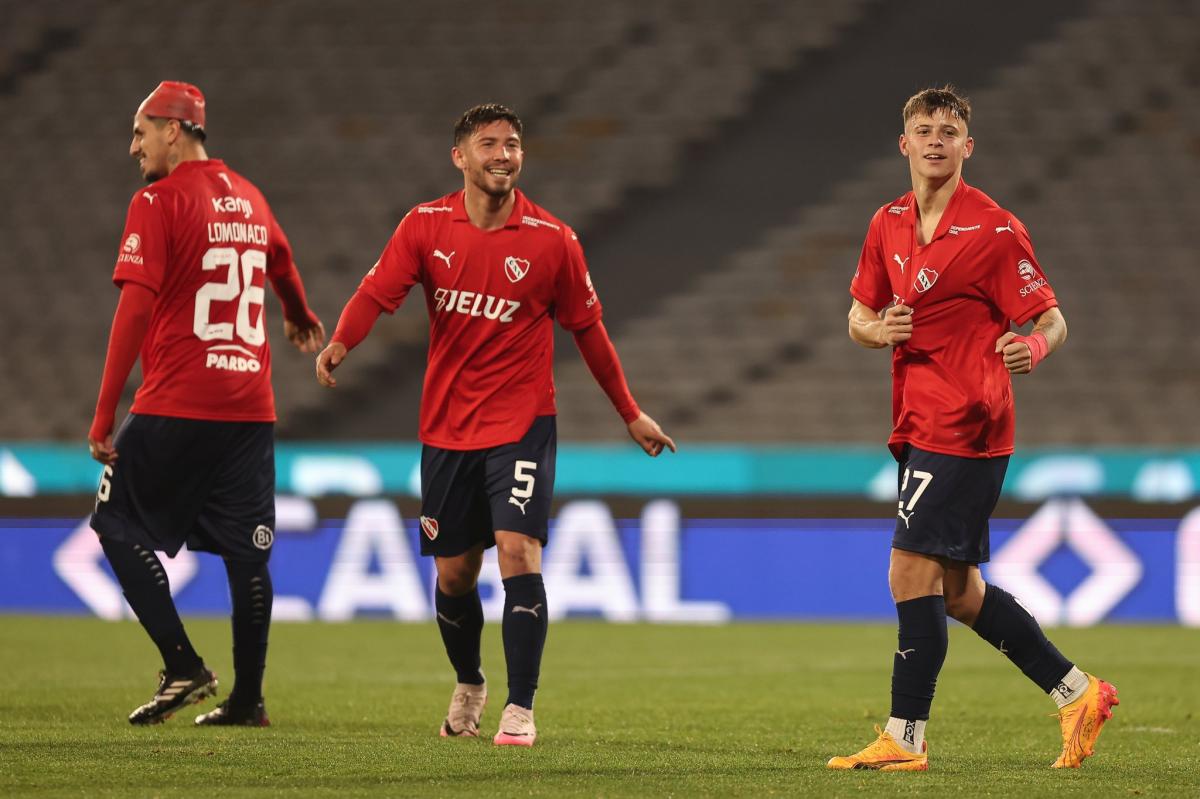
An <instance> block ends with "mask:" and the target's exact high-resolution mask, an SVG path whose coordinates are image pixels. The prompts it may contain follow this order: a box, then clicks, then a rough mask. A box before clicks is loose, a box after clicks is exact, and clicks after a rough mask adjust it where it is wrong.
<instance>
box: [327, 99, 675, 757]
mask: <svg viewBox="0 0 1200 799" xmlns="http://www.w3.org/2000/svg"><path fill="white" fill-rule="evenodd" d="M521 133H522V125H521V120H520V119H518V118H517V115H516V114H515V113H513V112H512V111H511V110H510V109H508V108H506V107H504V106H502V105H480V106H475V107H474V108H471V109H470V110H468V111H467V112H466V113H464V114H463V115H462V117H461V118H460V119H459V121H458V124H457V125H456V126H455V128H454V147H453V148H452V149H451V151H450V154H451V159H452V161H453V163H454V166H455V167H456V168H457V169H459V170H460V171H461V172H462V175H463V189H462V190H461V191H456V192H454V193H453V194H448V195H446V196H445V197H442V198H441V199H438V200H434V201H432V202H428V203H423V204H421V205H418V206H417V207H416V208H413V209H412V210H411V211H409V213H408V214H407V215H406V216H405V217H404V219H403V220H402V221H401V222H400V225H399V227H397V228H396V232H395V233H394V234H393V236H392V238H391V241H389V242H388V244H387V247H386V248H385V249H384V251H383V255H381V256H380V258H379V261H378V262H377V263H376V264H375V266H374V267H372V268H371V271H370V272H368V273H367V276H366V277H365V278H363V280H362V283H361V284H360V285H359V287H358V291H357V292H356V293H355V294H354V296H353V297H351V298H350V301H349V302H348V303H347V304H346V308H345V310H343V311H342V316H341V319H340V320H339V321H338V327H337V330H336V332H335V333H334V334H333V337H332V339H331V340H330V344H329V346H328V347H326V348H325V350H324V351H323V352H321V354H320V356H319V357H318V358H317V378H318V380H320V382H321V383H322V384H323V385H325V386H330V387H332V386H334V385H336V380H335V379H334V377H333V375H332V372H333V370H334V369H335V368H337V367H338V366H339V365H340V364H341V363H342V361H343V360H344V359H345V358H346V355H347V353H348V352H349V351H350V350H352V349H353V348H354V347H355V346H356V345H357V344H358V343H359V342H361V341H362V340H363V339H364V338H365V337H366V335H367V334H368V333H369V332H370V330H371V327H372V325H374V323H375V320H376V318H378V316H379V314H380V313H381V312H383V311H387V312H388V313H392V312H394V311H395V310H396V309H397V308H398V307H399V306H400V304H401V302H403V301H404V298H405V297H406V296H407V294H408V292H409V290H410V289H412V287H413V286H415V285H416V284H418V283H419V284H421V285H422V286H423V287H424V290H425V306H426V309H427V311H428V313H429V321H430V341H429V364H428V369H427V371H426V373H425V386H424V391H423V393H422V397H421V423H420V438H421V441H422V442H423V443H424V449H423V451H422V455H421V531H422V534H423V535H422V538H421V554H423V555H432V556H433V557H434V558H435V562H436V565H437V590H436V591H435V604H436V610H437V619H438V627H439V629H440V630H441V634H442V641H443V643H444V644H445V646H446V654H447V655H448V656H449V658H450V663H451V665H452V666H453V667H454V670H455V672H456V674H457V680H458V684H457V686H456V687H455V689H454V693H453V695H452V697H451V700H450V710H449V712H448V714H447V716H446V720H445V721H444V722H443V723H442V727H441V734H442V735H443V736H467V737H477V736H478V735H479V721H480V717H481V715H482V713H483V707H484V703H485V702H486V699H487V687H486V685H485V683H484V678H483V673H482V672H481V671H480V657H479V646H480V635H481V632H482V630H483V606H482V604H481V602H480V598H479V590H478V586H477V582H478V579H479V571H480V568H481V566H482V563H483V551H484V549H486V548H488V547H491V546H495V547H496V549H497V554H498V560H499V562H500V575H501V577H502V578H503V580H504V621H503V626H502V634H503V638H504V656H505V660H506V662H507V666H508V698H507V699H506V700H505V707H504V712H503V714H502V717H501V719H500V729H499V731H498V732H497V733H496V735H495V737H494V738H493V741H494V743H496V744H498V745H510V744H511V745H521V746H532V745H533V742H534V739H535V738H536V736H537V730H536V728H535V726H534V722H533V695H534V691H535V690H536V688H537V682H538V674H539V671H540V669H541V658H542V649H543V646H544V644H545V641H546V629H547V621H548V617H547V609H546V589H545V586H544V585H543V583H542V575H541V565H542V546H543V545H544V544H545V543H546V539H547V522H548V517H549V513H550V499H551V494H552V492H553V488H554V462H555V447H556V433H555V404H554V380H553V376H552V372H551V367H552V360H553V346H554V340H553V320H555V319H557V320H558V323H559V324H560V325H562V326H563V327H564V328H565V329H567V330H570V331H571V332H572V333H573V334H574V337H575V343H576V344H577V345H578V347H579V350H580V352H581V353H582V354H583V357H584V360H585V361H586V362H587V365H588V368H589V369H590V370H591V372H592V374H593V375H594V376H595V378H596V381H597V382H598V383H599V384H600V386H601V387H602V388H603V389H604V391H605V393H606V394H607V395H608V397H609V399H610V400H611V401H612V403H613V406H614V407H615V408H616V409H617V412H618V413H619V414H620V415H621V418H622V419H623V420H624V421H625V423H626V425H627V426H628V429H629V435H630V436H631V437H632V438H633V440H634V441H636V442H637V444H638V445H639V446H640V447H642V449H643V450H645V451H646V453H647V454H648V455H651V456H657V455H658V454H659V453H661V452H662V451H663V448H664V447H669V448H670V449H671V450H672V451H674V450H675V443H674V442H673V441H672V440H671V439H670V437H669V436H667V435H666V434H665V433H663V431H662V430H661V429H660V428H659V426H658V425H657V424H656V423H655V422H654V420H653V419H651V418H650V417H649V416H647V415H646V414H644V413H642V412H641V411H640V410H639V409H638V406H637V403H635V402H634V400H633V397H632V396H631V395H630V393H629V388H628V387H627V385H626V382H625V375H624V372H623V371H622V369H621V363H620V361H619V360H618V359H617V353H616V351H615V350H614V349H613V346H612V343H611V342H610V341H609V338H608V333H607V332H606V331H605V329H604V323H603V322H602V321H601V320H600V317H601V313H600V299H599V297H597V295H596V292H595V290H594V289H593V287H592V280H591V277H590V275H589V274H588V270H587V264H586V262H585V261H584V258H583V250H582V248H581V247H580V245H579V241H578V240H577V239H576V237H575V233H574V232H573V231H572V230H571V229H570V228H569V227H567V225H566V224H565V223H563V222H561V221H559V220H558V219H556V218H555V217H553V216H551V215H550V214H549V213H547V212H546V211H544V210H543V209H542V208H540V207H538V206H537V205H534V204H533V203H532V202H530V201H529V199H528V198H527V197H526V196H525V195H524V194H523V193H522V192H521V191H520V190H518V189H517V188H516V186H517V179H518V177H519V176H520V174H521V165H522V163H523V161H524V155H525V154H524V150H523V149H522V146H521Z"/></svg>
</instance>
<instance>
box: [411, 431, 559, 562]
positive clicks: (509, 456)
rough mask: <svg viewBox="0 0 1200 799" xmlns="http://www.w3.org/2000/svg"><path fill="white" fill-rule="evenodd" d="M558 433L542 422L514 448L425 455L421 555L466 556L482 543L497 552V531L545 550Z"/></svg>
mask: <svg viewBox="0 0 1200 799" xmlns="http://www.w3.org/2000/svg"><path fill="white" fill-rule="evenodd" d="M557 430H558V427H557V424H556V419H555V417H553V416H539V417H537V418H536V419H534V421H533V425H532V426H530V428H529V430H528V432H526V433H525V435H524V436H523V437H522V438H521V440H520V441H517V442H516V443H513V444H501V445H500V446H498V447H491V448H489V449H472V450H454V449H441V448H439V447H431V446H429V445H426V446H425V447H423V448H422V450H421V533H422V536H421V554H422V555H433V556H435V557H439V558H450V557H454V556H455V555H461V554H462V553H464V552H466V551H467V550H469V549H471V548H473V547H475V546H476V545H478V544H481V543H482V544H483V546H484V548H485V549H486V548H488V547H492V546H495V544H496V531H497V530H511V531H512V532H516V533H524V534H525V535H527V536H529V537H531V538H536V539H537V540H539V541H541V542H542V544H543V545H544V544H545V543H546V538H547V535H548V532H549V522H550V498H551V496H552V495H553V493H554V459H555V454H556V451H557V448H558V432H557Z"/></svg>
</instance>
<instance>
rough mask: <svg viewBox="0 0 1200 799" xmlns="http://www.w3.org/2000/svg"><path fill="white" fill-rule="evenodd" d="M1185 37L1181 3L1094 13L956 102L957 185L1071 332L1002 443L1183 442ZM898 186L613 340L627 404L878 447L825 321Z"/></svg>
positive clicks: (722, 432)
mask: <svg viewBox="0 0 1200 799" xmlns="http://www.w3.org/2000/svg"><path fill="white" fill-rule="evenodd" d="M1198 31H1200V6H1198V4H1196V3H1177V2H1171V1H1170V0H1160V1H1159V2H1151V3H1146V4H1139V5H1138V6H1136V7H1132V6H1130V5H1128V4H1125V3H1120V2H1105V3H1100V4H1097V5H1096V8H1095V12H1094V13H1093V14H1092V15H1090V16H1087V17H1084V18H1081V19H1079V20H1077V21H1075V22H1073V23H1071V24H1070V25H1068V26H1067V27H1066V28H1065V29H1064V30H1063V31H1062V33H1061V35H1060V36H1059V37H1057V38H1055V39H1053V40H1051V41H1048V42H1046V43H1044V44H1043V45H1040V46H1037V47H1035V48H1034V51H1033V52H1032V54H1031V57H1030V58H1029V59H1028V60H1027V61H1025V62H1024V63H1021V64H1019V65H1016V66H1013V67H1011V68H1009V69H1006V70H1004V71H1003V73H1002V74H1001V75H999V76H998V78H997V80H996V85H995V86H994V87H993V88H990V89H988V90H987V91H983V92H979V93H978V94H977V95H976V96H975V97H974V98H973V99H974V103H975V107H976V109H977V113H976V118H975V119H974V120H973V121H972V125H971V132H972V135H973V136H974V137H975V139H976V141H977V150H976V156H975V158H974V159H972V160H971V162H969V164H968V166H967V169H966V171H965V173H964V174H965V176H966V178H967V180H968V182H970V183H972V184H974V185H976V186H979V187H982V188H984V189H985V190H986V191H987V192H988V193H990V194H991V195H992V196H993V197H994V198H995V199H996V200H997V201H998V202H1000V203H1001V204H1002V205H1005V206H1006V207H1008V208H1010V209H1012V210H1013V211H1014V212H1015V213H1017V214H1018V216H1019V217H1020V218H1021V219H1022V220H1023V221H1024V222H1025V224H1026V225H1027V227H1028V228H1029V229H1030V231H1031V234H1032V235H1033V238H1034V243H1035V246H1036V247H1037V252H1038V256H1039V260H1040V262H1041V263H1042V265H1043V266H1044V268H1045V269H1046V270H1047V272H1048V274H1049V276H1050V278H1051V281H1052V283H1053V285H1054V286H1055V289H1056V291H1057V294H1058V296H1059V298H1060V301H1061V303H1062V306H1063V308H1064V313H1065V315H1066V317H1067V319H1068V322H1069V329H1070V341H1069V343H1068V345H1067V348H1066V349H1065V350H1064V351H1063V352H1062V354H1061V355H1060V356H1059V357H1055V358H1052V359H1050V360H1049V361H1047V362H1046V363H1045V364H1043V365H1042V366H1041V367H1039V370H1038V373H1037V375H1036V376H1035V377H1033V378H1031V379H1018V380H1016V386H1017V393H1018V398H1019V399H1018V440H1019V441H1026V442H1037V443H1039V444H1058V443H1061V444H1090V443H1114V444H1159V445H1170V444H1177V443H1180V442H1181V441H1183V440H1195V436H1196V432H1195V430H1196V428H1195V425H1194V423H1191V422H1190V417H1191V413H1190V412H1189V411H1188V410H1187V409H1188V408H1189V407H1191V406H1192V405H1194V397H1195V369H1194V364H1195V363H1197V362H1200V345H1198V344H1197V343H1196V341H1195V340H1194V338H1193V337H1190V336H1181V335H1180V330H1181V329H1182V327H1181V325H1182V320H1184V319H1185V318H1187V313H1186V311H1185V309H1184V306H1185V304H1186V303H1188V302H1190V300H1191V297H1192V296H1193V294H1194V289H1193V290H1188V289H1187V288H1185V287H1187V286H1192V287H1194V286H1196V285H1197V284H1196V276H1195V271H1194V263H1195V250H1194V246H1193V245H1192V244H1190V242H1194V237H1195V233H1194V227H1195V221H1194V220H1195V219H1196V216H1197V209H1200V194H1197V190H1196V187H1197V186H1198V185H1200V183H1198V182H1197V179H1198V178H1200V134H1198V133H1197V132H1198V131H1200V125H1197V110H1196V109H1198V108H1200V55H1198V54H1200V47H1198V45H1200V37H1198V34H1197V32H1198ZM1114 52H1119V53H1120V54H1121V58H1120V60H1119V63H1118V62H1114V61H1113V60H1112V59H1111V58H1107V57H1105V54H1108V53H1114ZM1149 76H1152V77H1149ZM906 188H907V176H906V175H905V167H904V164H903V162H902V161H900V160H899V159H898V158H893V157H885V158H880V159H879V160H877V161H875V162H872V163H869V164H866V165H865V167H864V168H863V170H862V172H861V173H860V175H858V176H856V177H854V178H852V179H849V180H847V181H844V182H843V183H842V184H841V185H840V186H839V187H838V188H837V190H836V191H835V193H834V196H833V197H831V198H826V199H824V200H823V201H822V202H821V204H820V206H819V207H815V208H804V209H802V210H800V211H799V212H798V213H797V214H796V216H795V218H794V219H793V220H792V221H791V222H789V223H788V224H787V225H785V226H782V227H780V228H776V229H773V230H769V231H767V232H765V233H764V235H763V236H762V237H761V239H760V240H759V241H758V242H757V243H756V244H755V245H754V247H753V248H751V249H748V250H745V251H743V252H741V253H739V254H738V255H737V256H736V257H734V258H732V259H731V260H730V261H729V263H727V264H726V265H725V268H724V269H723V270H721V271H720V272H716V273H712V274H710V275H708V276H706V277H705V278H704V279H702V280H700V281H698V282H697V283H696V284H695V285H694V286H693V287H692V289H691V290H689V291H687V292H685V293H681V294H678V295H676V296H673V297H671V298H670V299H669V301H668V302H667V303H666V304H665V306H664V307H665V313H661V314H659V315H657V316H655V317H654V318H646V319H640V320H637V321H636V322H635V323H633V324H631V325H629V326H628V327H627V328H626V329H625V330H624V331H623V332H622V334H621V335H620V336H619V339H618V341H617V342H616V344H617V349H618V351H619V352H620V353H621V355H622V358H623V360H624V363H625V365H626V370H627V372H628V374H629V377H630V381H631V383H632V384H633V385H635V386H636V387H637V390H638V395H639V398H641V399H642V401H643V403H644V404H645V405H646V406H647V407H648V408H650V409H662V410H660V411H658V412H657V413H658V416H659V418H660V420H661V421H662V422H663V423H664V425H669V426H670V429H671V431H672V432H673V433H674V434H675V435H676V436H677V437H678V438H680V439H681V440H716V441H747V440H749V441H758V442H786V441H813V442H818V441H824V442H838V441H845V440H848V439H849V440H862V441H878V440H880V439H881V438H882V437H883V436H885V435H886V433H887V430H888V419H889V415H890V398H889V391H890V379H889V377H888V368H887V365H886V359H885V357H882V356H881V355H880V354H877V353H868V352H864V351H859V349H858V348H857V347H856V346H855V345H854V344H853V343H852V342H850V340H849V338H848V337H847V335H846V323H845V321H844V319H845V313H846V311H847V310H848V308H849V305H850V299H849V296H848V294H847V286H848V284H849V280H850V276H851V274H852V273H853V268H854V264H855V263H856V261H857V257H858V252H859V248H860V247H861V244H862V236H863V234H864V232H865V230H866V223H867V221H868V219H869V216H870V214H871V213H872V212H873V211H874V209H875V208H877V207H878V206H879V205H881V204H882V203H883V202H885V201H887V200H888V199H890V198H891V197H895V196H898V195H899V194H901V193H903V192H904V191H905V190H906ZM705 308H708V309H722V312H723V315H724V316H725V322H724V323H723V324H722V325H720V326H715V325H713V324H711V322H710V321H708V320H711V319H713V318H716V317H717V314H715V313H705V312H704V309H705ZM797 308H804V313H803V314H798V313H797V311H796V309H797ZM558 387H559V394H560V397H561V398H562V401H561V402H560V412H559V413H560V427H561V428H562V429H567V430H570V431H571V432H572V435H573V436H577V437H590V436H595V437H608V436H609V435H611V430H605V429H603V428H602V427H601V426H598V425H595V424H588V422H587V420H589V419H592V420H594V419H596V418H603V416H602V415H603V414H606V413H611V411H610V410H609V409H608V408H607V400H606V399H605V398H604V397H603V395H601V394H600V393H599V392H597V391H596V390H595V387H594V386H593V385H592V384H591V380H590V377H589V376H588V375H587V373H586V369H585V368H584V367H583V366H582V365H580V364H576V363H566V364H564V367H563V368H560V370H559V375H558Z"/></svg>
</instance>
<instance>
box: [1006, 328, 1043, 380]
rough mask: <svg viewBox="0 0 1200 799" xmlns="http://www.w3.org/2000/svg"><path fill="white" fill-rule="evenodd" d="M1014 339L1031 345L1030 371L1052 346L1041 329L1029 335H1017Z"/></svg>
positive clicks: (1028, 345)
mask: <svg viewBox="0 0 1200 799" xmlns="http://www.w3.org/2000/svg"><path fill="white" fill-rule="evenodd" d="M1013 341H1022V342H1024V343H1025V346H1027V347H1029V371H1031V372H1032V371H1033V368H1034V367H1035V366H1037V365H1038V363H1039V362H1040V361H1041V360H1042V358H1045V357H1046V351H1047V350H1048V349H1049V348H1050V346H1049V345H1048V344H1047V343H1046V337H1045V336H1044V335H1042V333H1041V331H1038V330H1035V331H1033V332H1032V333H1030V334H1029V335H1028V336H1016V337H1015V338H1013Z"/></svg>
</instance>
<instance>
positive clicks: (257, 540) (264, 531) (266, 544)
mask: <svg viewBox="0 0 1200 799" xmlns="http://www.w3.org/2000/svg"><path fill="white" fill-rule="evenodd" d="M250 543H252V544H254V546H255V548H256V549H270V548H271V544H274V543H275V531H274V530H272V529H271V528H270V527H267V526H266V525H265V524H260V525H259V526H258V527H255V528H254V532H253V533H251V534H250Z"/></svg>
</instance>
